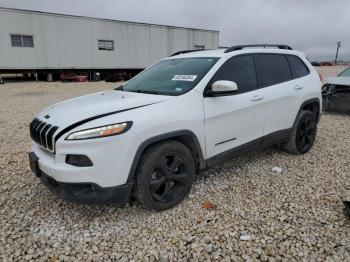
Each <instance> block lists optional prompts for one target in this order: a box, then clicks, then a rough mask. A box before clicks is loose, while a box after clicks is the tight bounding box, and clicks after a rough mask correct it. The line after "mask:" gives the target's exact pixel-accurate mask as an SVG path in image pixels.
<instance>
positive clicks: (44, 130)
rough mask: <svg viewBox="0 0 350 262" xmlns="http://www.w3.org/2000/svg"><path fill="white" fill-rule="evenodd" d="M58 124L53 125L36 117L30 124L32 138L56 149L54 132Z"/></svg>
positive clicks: (46, 147) (49, 147)
mask: <svg viewBox="0 0 350 262" xmlns="http://www.w3.org/2000/svg"><path fill="white" fill-rule="evenodd" d="M57 129H58V126H53V125H51V124H48V123H46V122H44V121H41V120H39V119H37V118H35V119H34V120H33V121H32V122H31V123H30V125H29V130H30V136H31V138H32V139H33V140H34V141H35V142H36V143H38V144H39V145H41V146H42V147H43V148H45V149H47V150H49V151H51V152H53V151H54V145H55V143H54V141H53V139H54V137H53V136H54V134H55V132H56V131H57Z"/></svg>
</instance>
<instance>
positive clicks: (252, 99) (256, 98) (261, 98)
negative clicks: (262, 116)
mask: <svg viewBox="0 0 350 262" xmlns="http://www.w3.org/2000/svg"><path fill="white" fill-rule="evenodd" d="M263 99H264V96H262V95H256V96H253V97H252V98H251V99H250V101H253V102H255V101H260V100H263Z"/></svg>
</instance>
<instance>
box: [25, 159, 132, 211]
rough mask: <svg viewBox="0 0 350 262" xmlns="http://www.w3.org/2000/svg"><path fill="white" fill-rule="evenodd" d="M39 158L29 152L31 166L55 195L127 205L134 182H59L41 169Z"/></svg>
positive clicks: (80, 201)
mask: <svg viewBox="0 0 350 262" xmlns="http://www.w3.org/2000/svg"><path fill="white" fill-rule="evenodd" d="M38 161H39V158H38V157H37V156H36V155H35V153H33V152H30V153H29V163H30V168H31V170H32V171H33V172H34V174H35V175H36V176H37V177H39V178H40V180H41V181H42V183H43V184H44V185H45V186H46V187H47V188H48V189H49V190H50V191H51V192H52V193H53V194H55V195H57V196H58V197H60V198H62V199H64V200H66V201H68V202H77V203H81V204H119V205H125V204H126V203H127V202H128V201H129V198H130V195H131V191H132V188H133V185H134V183H133V182H127V183H126V184H124V185H119V186H114V187H100V186H99V185H97V184H95V183H66V182H59V181H57V180H55V179H54V178H52V177H51V176H48V175H47V174H45V173H44V172H43V171H42V170H40V167H39V164H38Z"/></svg>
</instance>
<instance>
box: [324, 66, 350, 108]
mask: <svg viewBox="0 0 350 262" xmlns="http://www.w3.org/2000/svg"><path fill="white" fill-rule="evenodd" d="M322 97H323V105H324V109H325V110H328V111H337V112H343V113H350V67H349V68H346V69H345V70H344V71H343V72H341V73H340V74H339V75H338V76H336V77H328V78H326V80H325V84H324V85H323V87H322Z"/></svg>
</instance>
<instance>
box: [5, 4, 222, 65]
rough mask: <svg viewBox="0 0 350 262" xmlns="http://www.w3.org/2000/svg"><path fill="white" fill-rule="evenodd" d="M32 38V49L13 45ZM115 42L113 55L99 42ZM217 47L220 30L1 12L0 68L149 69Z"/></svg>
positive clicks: (14, 11) (21, 12) (9, 11)
mask: <svg viewBox="0 0 350 262" xmlns="http://www.w3.org/2000/svg"><path fill="white" fill-rule="evenodd" d="M11 33H18V34H28V35H33V36H34V48H22V47H12V46H11V42H10V34H11ZM98 39H101V40H113V41H114V48H115V50H114V51H101V50H98V45H97V41H98ZM197 44H200V45H205V48H208V49H214V48H218V44H219V32H217V31H204V30H196V29H190V28H188V29H185V28H177V27H167V26H157V25H147V24H137V23H127V22H118V21H110V20H99V19H93V18H82V17H72V16H63V15H53V14H42V13H33V12H29V11H28V12H23V11H16V10H6V9H1V8H0V56H1V59H0V68H3V69H27V68H32V69H48V68H55V69H65V68H89V69H94V68H96V69H98V68H106V69H107V68H123V69H127V68H145V67H147V66H149V65H150V64H152V63H154V62H156V61H158V60H159V59H162V58H164V57H167V56H169V55H170V54H172V53H174V52H176V51H179V50H185V49H193V48H194V46H195V45H197Z"/></svg>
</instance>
